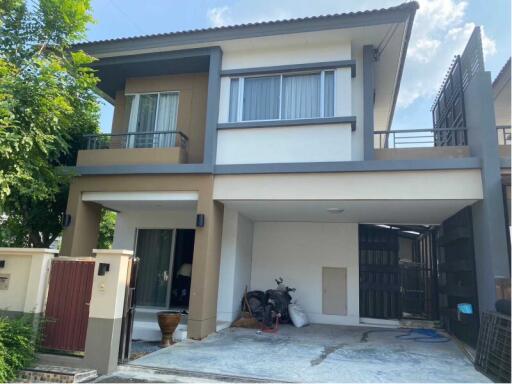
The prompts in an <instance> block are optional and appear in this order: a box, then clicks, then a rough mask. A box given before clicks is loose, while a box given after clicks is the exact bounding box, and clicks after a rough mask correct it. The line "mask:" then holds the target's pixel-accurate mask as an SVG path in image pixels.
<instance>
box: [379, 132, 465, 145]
mask: <svg viewBox="0 0 512 384" xmlns="http://www.w3.org/2000/svg"><path fill="white" fill-rule="evenodd" d="M462 145H467V135H466V129H465V128H437V129H407V130H405V129H404V130H393V131H376V132H374V147H375V148H421V147H449V146H462Z"/></svg>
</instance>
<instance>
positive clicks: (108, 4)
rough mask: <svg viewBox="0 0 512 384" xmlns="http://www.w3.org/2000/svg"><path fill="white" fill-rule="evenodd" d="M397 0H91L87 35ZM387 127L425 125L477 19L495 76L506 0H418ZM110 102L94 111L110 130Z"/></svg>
mask: <svg viewBox="0 0 512 384" xmlns="http://www.w3.org/2000/svg"><path fill="white" fill-rule="evenodd" d="M401 2H402V1H396V0H315V1H311V0H257V1H256V0H145V1H141V0H93V1H92V7H93V15H94V18H95V19H96V23H95V24H94V25H91V26H90V28H89V31H88V35H87V38H88V40H101V39H109V38H116V37H127V36H137V35H145V34H152V33H162V32H170V31H180V30H187V29H195V28H205V27H211V26H221V25H230V24H240V23H247V22H257V21H264V20H278V19H286V18H293V17H304V16H313V15H323V14H329V13H343V12H351V11H360V10H367V9H375V8H382V7H388V6H393V5H397V4H400V3H401ZM419 3H420V9H419V10H418V12H417V14H416V19H415V23H414V27H413V33H412V37H411V43H410V46H409V52H408V55H407V59H406V64H405V69H404V75H403V79H402V85H401V88H400V93H399V99H398V105H397V110H396V112H395V118H394V121H393V126H392V129H415V128H428V127H431V126H432V119H431V114H430V107H431V105H432V102H433V99H434V97H435V94H436V92H437V89H438V87H439V85H440V84H441V81H442V79H443V77H444V74H445V72H446V70H447V68H448V66H449V65H450V63H451V60H452V58H453V56H454V55H455V54H457V53H460V52H461V50H462V49H463V47H464V45H465V43H466V41H467V39H468V38H469V35H470V33H471V31H472V29H473V28H474V26H475V25H480V26H482V27H483V31H484V39H483V42H484V54H485V63H486V69H487V70H489V71H491V74H492V77H493V78H494V77H495V76H496V75H497V74H498V72H499V70H500V69H501V68H502V66H503V65H504V64H505V62H506V61H507V59H508V58H509V57H510V45H511V41H510V40H511V39H510V35H511V30H510V12H511V9H510V7H511V2H510V0H419ZM112 112H113V110H112V107H111V106H109V105H105V106H103V107H102V113H101V123H100V124H101V130H102V131H103V132H110V127H111V123H112Z"/></svg>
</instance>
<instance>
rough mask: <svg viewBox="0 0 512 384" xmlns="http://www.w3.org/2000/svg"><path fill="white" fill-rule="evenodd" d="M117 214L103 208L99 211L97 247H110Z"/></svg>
mask: <svg viewBox="0 0 512 384" xmlns="http://www.w3.org/2000/svg"><path fill="white" fill-rule="evenodd" d="M116 217H117V214H116V213H115V212H113V211H109V210H106V209H103V210H102V212H101V221H100V230H99V236H98V248H99V249H110V248H112V242H113V241H114V229H115V227H116Z"/></svg>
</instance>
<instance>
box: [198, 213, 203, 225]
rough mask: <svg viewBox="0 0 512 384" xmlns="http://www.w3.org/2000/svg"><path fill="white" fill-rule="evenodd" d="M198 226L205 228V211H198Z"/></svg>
mask: <svg viewBox="0 0 512 384" xmlns="http://www.w3.org/2000/svg"><path fill="white" fill-rule="evenodd" d="M196 227H197V228H203V227H204V213H198V214H197V215H196Z"/></svg>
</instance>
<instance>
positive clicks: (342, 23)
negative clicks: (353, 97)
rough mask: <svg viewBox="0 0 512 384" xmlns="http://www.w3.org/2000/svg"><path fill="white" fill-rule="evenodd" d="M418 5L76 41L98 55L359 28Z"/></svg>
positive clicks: (410, 12)
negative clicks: (125, 50)
mask: <svg viewBox="0 0 512 384" xmlns="http://www.w3.org/2000/svg"><path fill="white" fill-rule="evenodd" d="M418 8H419V5H418V3H417V2H416V1H411V2H407V3H403V4H400V5H397V6H395V7H389V8H381V9H374V10H367V11H359V12H348V13H336V14H329V15H322V16H310V17H302V18H294V19H285V20H276V21H262V22H257V23H246V24H237V25H230V26H223V27H212V28H199V29H190V30H185V31H176V32H167V33H157V34H150V35H139V36H132V37H121V38H114V39H105V40H97V41H89V42H82V43H78V44H75V45H74V48H75V49H83V50H85V51H87V52H89V53H90V54H92V55H94V54H103V53H108V52H117V51H122V50H124V49H133V50H136V49H143V48H149V47H152V46H153V47H159V46H163V45H164V46H174V45H184V44H196V43H207V42H213V41H223V40H231V39H243V38H248V37H256V36H269V35H278V34H287V33H299V32H308V31H317V30H325V29H339V28H355V27H361V26H367V25H373V24H383V23H392V22H397V21H403V20H404V16H410V15H414V13H415V12H416V10H417V9H418Z"/></svg>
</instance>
